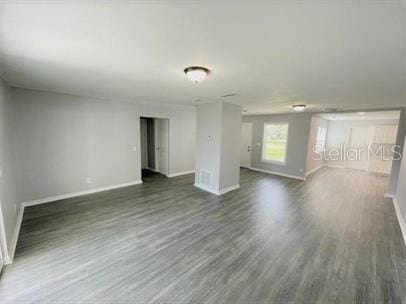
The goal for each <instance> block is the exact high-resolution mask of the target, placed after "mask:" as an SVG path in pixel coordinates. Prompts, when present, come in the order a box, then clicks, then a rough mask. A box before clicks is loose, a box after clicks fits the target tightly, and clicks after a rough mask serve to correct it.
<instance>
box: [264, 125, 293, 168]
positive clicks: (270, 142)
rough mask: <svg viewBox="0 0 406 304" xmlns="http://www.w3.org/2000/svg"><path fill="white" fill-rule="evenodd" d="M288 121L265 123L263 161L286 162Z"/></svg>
mask: <svg viewBox="0 0 406 304" xmlns="http://www.w3.org/2000/svg"><path fill="white" fill-rule="evenodd" d="M288 130H289V124H288V123H278V124H274V123H266V124H265V125H264V142H263V145H262V161H265V162H276V163H285V162H286V151H287V149H288Z"/></svg>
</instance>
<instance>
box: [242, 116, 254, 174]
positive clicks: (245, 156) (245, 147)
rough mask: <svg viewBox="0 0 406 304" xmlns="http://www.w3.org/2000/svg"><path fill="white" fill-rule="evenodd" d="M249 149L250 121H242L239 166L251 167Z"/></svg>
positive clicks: (250, 139)
mask: <svg viewBox="0 0 406 304" xmlns="http://www.w3.org/2000/svg"><path fill="white" fill-rule="evenodd" d="M251 150H252V123H251V122H244V123H243V124H242V128H241V152H240V157H241V160H240V166H241V167H244V168H251Z"/></svg>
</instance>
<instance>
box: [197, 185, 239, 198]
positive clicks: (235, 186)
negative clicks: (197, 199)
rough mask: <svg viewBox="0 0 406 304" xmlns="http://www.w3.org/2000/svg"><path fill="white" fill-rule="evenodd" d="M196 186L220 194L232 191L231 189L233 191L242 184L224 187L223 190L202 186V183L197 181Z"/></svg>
mask: <svg viewBox="0 0 406 304" xmlns="http://www.w3.org/2000/svg"><path fill="white" fill-rule="evenodd" d="M195 187H197V188H199V189H202V190H204V191H207V192H210V193H213V194H215V195H218V196H220V195H223V194H226V193H227V192H230V191H233V190H235V189H238V188H240V185H234V186H230V187H227V188H224V189H222V190H213V189H210V188H207V187H205V186H202V185H200V184H197V183H195Z"/></svg>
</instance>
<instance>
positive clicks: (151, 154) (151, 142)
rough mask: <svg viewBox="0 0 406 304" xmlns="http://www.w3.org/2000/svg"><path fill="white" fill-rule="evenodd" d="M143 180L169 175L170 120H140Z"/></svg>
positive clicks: (146, 118) (147, 118)
mask: <svg viewBox="0 0 406 304" xmlns="http://www.w3.org/2000/svg"><path fill="white" fill-rule="evenodd" d="M140 135H141V146H140V147H141V149H140V150H141V169H142V171H141V178H142V180H143V181H145V179H148V178H152V177H157V176H159V175H161V177H162V176H168V174H169V119H166V118H152V117H141V118H140Z"/></svg>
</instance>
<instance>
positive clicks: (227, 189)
mask: <svg viewBox="0 0 406 304" xmlns="http://www.w3.org/2000/svg"><path fill="white" fill-rule="evenodd" d="M238 188H240V185H239V184H237V185H233V186H230V187H227V188H224V189H222V190H220V191H219V194H218V195H223V194H225V193H227V192H230V191H233V190H236V189H238Z"/></svg>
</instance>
